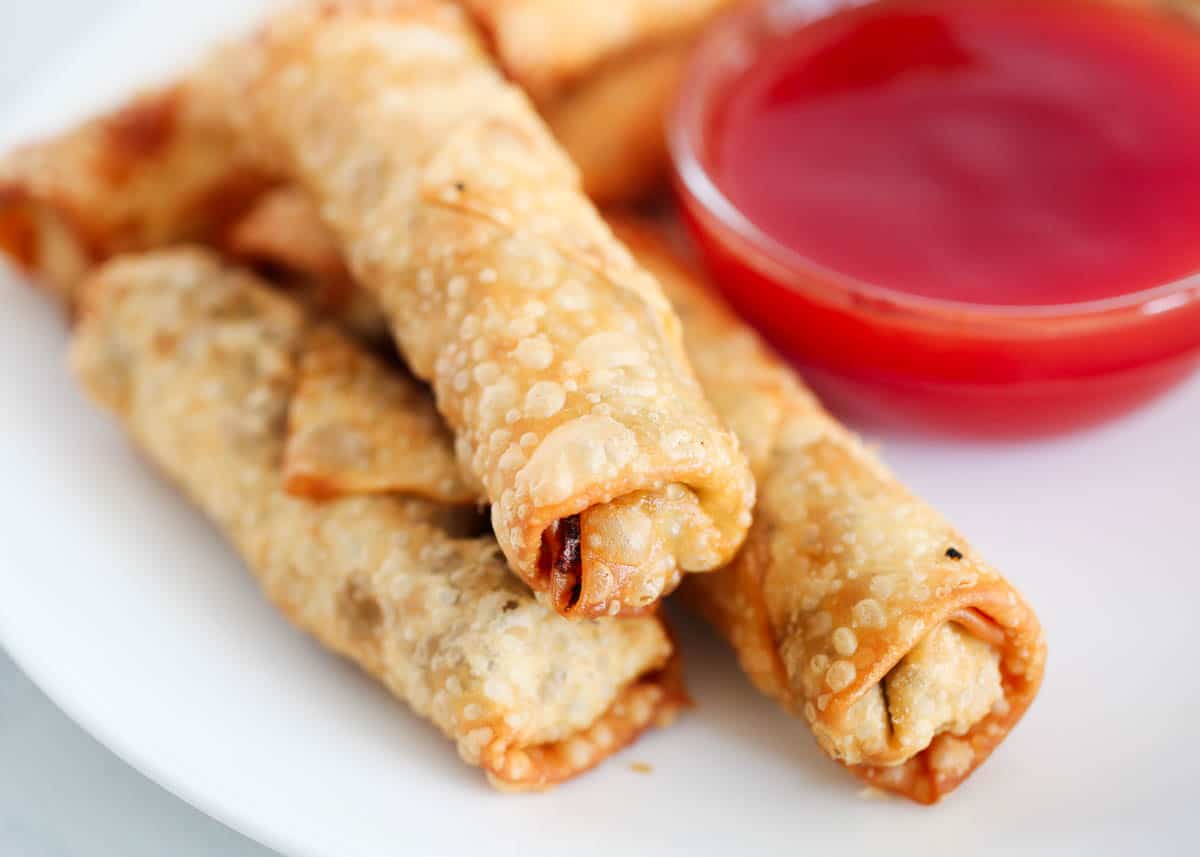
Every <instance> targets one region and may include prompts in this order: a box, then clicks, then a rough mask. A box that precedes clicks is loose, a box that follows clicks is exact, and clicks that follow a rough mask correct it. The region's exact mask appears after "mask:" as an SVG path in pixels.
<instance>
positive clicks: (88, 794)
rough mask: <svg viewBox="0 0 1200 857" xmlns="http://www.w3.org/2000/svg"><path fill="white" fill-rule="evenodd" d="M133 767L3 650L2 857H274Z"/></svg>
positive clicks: (0, 688)
mask: <svg viewBox="0 0 1200 857" xmlns="http://www.w3.org/2000/svg"><path fill="white" fill-rule="evenodd" d="M272 853H273V852H269V851H267V850H266V849H264V848H262V847H261V846H259V845H256V844H255V843H253V842H251V841H250V840H248V839H246V838H245V837H243V836H240V835H239V834H237V833H234V832H233V831H231V830H229V829H228V828H226V827H224V826H223V825H221V824H218V823H217V822H215V821H213V820H212V819H210V818H208V817H207V816H206V815H204V814H202V813H200V812H199V811H197V810H195V809H193V808H192V807H190V806H188V805H187V804H186V803H184V802H183V801H181V800H179V799H178V798H176V797H174V796H173V795H171V794H169V793H168V792H166V791H164V790H163V789H161V788H159V787H158V786H156V785H155V784H154V783H152V782H150V781H149V780H148V779H146V778H145V777H143V776H142V775H141V774H139V773H138V772H137V771H135V770H133V769H132V768H130V767H129V766H128V765H126V764H125V763H124V762H122V761H121V760H120V759H118V758H117V757H116V756H114V755H113V754H112V753H110V752H109V751H108V750H106V749H105V748H104V747H103V746H101V745H100V744H99V743H97V742H96V741H94V740H93V739H92V738H91V737H89V736H88V735H87V734H86V733H85V732H83V730H82V729H80V728H79V727H78V726H76V725H75V724H74V723H72V722H71V720H70V719H69V718H67V716H66V715H64V714H63V713H62V712H61V711H59V710H58V708H56V707H55V706H54V703H52V702H51V701H50V700H49V699H47V698H46V696H45V694H43V693H42V692H41V691H40V690H38V689H37V688H36V687H35V686H34V685H33V683H32V682H30V681H29V679H27V678H26V677H25V675H24V674H23V673H21V671H20V670H19V669H18V668H17V665H16V664H14V663H13V662H12V660H10V659H9V658H8V656H7V655H6V654H4V652H3V650H0V855H3V857H166V855H171V857H191V855H206V857H209V855H222V857H271V855H272Z"/></svg>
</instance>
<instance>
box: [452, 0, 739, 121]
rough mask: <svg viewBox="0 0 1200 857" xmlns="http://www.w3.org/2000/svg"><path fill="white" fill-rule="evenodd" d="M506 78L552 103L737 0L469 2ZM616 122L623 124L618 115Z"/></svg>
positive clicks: (691, 29)
mask: <svg viewBox="0 0 1200 857" xmlns="http://www.w3.org/2000/svg"><path fill="white" fill-rule="evenodd" d="M464 3H465V5H466V6H467V7H468V8H469V9H471V11H472V12H473V13H474V14H475V16H476V18H477V19H478V20H479V21H480V22H481V24H482V25H483V27H484V29H485V30H486V32H487V34H488V36H489V38H490V40H491V42H492V46H493V48H494V49H495V51H496V54H497V57H498V58H499V60H500V63H501V65H502V66H503V67H504V69H505V71H507V72H508V73H509V75H511V76H512V78H513V79H514V80H516V81H517V82H518V83H520V84H521V85H522V86H523V87H525V89H526V90H528V91H529V92H530V93H531V94H532V95H533V96H534V98H535V99H536V100H538V101H540V102H546V101H548V100H549V99H551V98H552V97H553V96H555V95H556V94H558V93H560V92H561V91H562V90H563V89H564V88H565V87H567V86H569V85H570V84H571V83H573V82H574V81H577V80H579V79H580V78H581V77H582V76H584V75H585V74H587V73H588V72H590V71H592V70H594V69H595V68H596V67H597V66H598V65H600V64H602V63H604V62H605V61H606V60H609V59H612V58H613V57H615V56H617V55H619V54H622V53H624V52H626V51H628V50H629V49H630V48H631V47H633V46H634V45H639V44H642V45H644V44H648V43H652V42H665V41H670V40H672V39H675V38H678V37H681V36H683V35H686V34H687V33H689V32H692V31H693V30H695V28H696V27H697V26H699V25H700V24H701V23H703V22H704V21H706V20H707V19H709V18H710V17H712V15H713V14H715V13H716V12H717V11H719V10H720V9H721V8H722V7H725V6H729V5H730V4H731V0H605V2H600V3H581V2H578V0H464ZM612 118H614V119H615V118H616V117H615V116H614V117H612Z"/></svg>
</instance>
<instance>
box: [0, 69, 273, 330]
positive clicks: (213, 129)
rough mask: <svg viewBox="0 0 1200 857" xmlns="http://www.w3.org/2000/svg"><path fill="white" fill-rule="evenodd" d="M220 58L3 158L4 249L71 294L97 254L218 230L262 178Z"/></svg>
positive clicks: (0, 245)
mask: <svg viewBox="0 0 1200 857" xmlns="http://www.w3.org/2000/svg"><path fill="white" fill-rule="evenodd" d="M225 86H226V78H225V76H224V75H223V74H222V73H221V71H220V69H219V67H218V66H217V64H215V63H214V64H212V65H210V66H206V67H205V68H204V69H201V70H198V71H197V72H196V73H195V74H193V75H190V76H189V77H187V78H186V79H184V80H182V81H180V82H179V83H177V84H174V85H172V86H168V87H164V88H161V89H158V90H155V91H153V92H148V93H146V94H144V95H141V96H139V97H137V98H135V99H133V100H132V101H131V102H129V103H128V104H127V105H125V106H124V107H122V108H120V109H118V110H115V111H113V112H112V113H109V114H106V115H102V116H99V117H97V118H95V119H92V120H90V121H88V122H86V123H84V124H82V125H80V126H79V127H77V128H74V129H71V130H69V131H67V132H65V133H63V134H62V135H60V136H58V137H55V138H52V139H49V140H46V141H42V142H38V143H33V144H30V145H27V146H25V147H23V148H20V149H17V150H16V151H14V152H12V153H10V154H8V155H7V156H6V157H4V158H3V159H0V252H3V253H5V254H6V255H8V256H9V258H10V259H12V260H13V261H14V262H15V263H16V264H17V265H19V266H21V267H22V268H23V269H25V270H26V271H27V272H29V273H30V274H32V275H34V276H35V277H36V278H37V279H38V281H39V282H40V283H42V284H43V285H45V286H46V287H47V288H48V289H50V290H51V291H52V292H53V293H55V294H57V296H58V297H59V298H60V299H61V300H62V302H63V303H64V304H67V305H68V309H70V306H69V304H70V297H71V295H72V294H73V292H74V289H75V287H76V286H77V285H78V283H79V281H80V279H81V278H83V276H84V275H85V274H86V273H87V271H88V270H89V269H90V268H91V267H92V266H94V265H95V264H97V263H99V262H101V261H103V260H105V259H107V258H110V257H111V256H113V255H115V254H117V253H123V252H130V251H137V250H146V249H150V248H153V247H157V246H161V245H163V244H166V243H168V242H173V241H186V240H197V241H200V240H211V239H213V238H214V237H216V235H217V233H219V232H220V230H222V229H224V228H225V226H226V225H227V224H228V223H229V222H230V220H231V219H233V218H235V217H236V216H237V214H238V213H239V212H240V211H241V210H242V208H243V207H244V206H245V205H247V204H248V203H249V202H250V201H252V200H254V199H256V198H257V196H258V194H259V193H260V192H261V191H262V189H263V188H264V187H265V186H266V185H267V182H268V180H267V178H266V177H265V176H263V175H262V174H261V173H260V172H259V171H258V170H257V169H255V168H254V167H251V166H250V164H249V162H248V160H246V159H243V158H241V157H240V155H239V153H238V145H237V139H236V137H235V136H234V135H233V133H232V130H231V129H230V128H229V126H228V124H227V122H226V120H225V108H224V106H223V105H224V104H225V103H226V102H227V101H228V98H229V93H228V92H227V91H226V89H225Z"/></svg>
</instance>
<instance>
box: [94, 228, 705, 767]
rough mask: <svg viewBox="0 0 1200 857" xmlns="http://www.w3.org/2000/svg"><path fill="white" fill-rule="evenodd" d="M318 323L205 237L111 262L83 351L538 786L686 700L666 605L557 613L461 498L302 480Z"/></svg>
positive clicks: (500, 763)
mask: <svg viewBox="0 0 1200 857" xmlns="http://www.w3.org/2000/svg"><path fill="white" fill-rule="evenodd" d="M326 335H327V334H325V333H320V334H318V340H320V339H321V338H323V337H324V336H326ZM312 336H313V333H312V330H311V328H310V326H309V325H308V323H307V322H306V321H305V318H304V314H303V312H302V311H301V310H300V309H299V308H298V307H297V306H296V305H295V304H293V303H292V302H290V301H288V300H287V299H285V298H283V297H281V296H279V295H277V294H273V293H271V292H270V291H269V290H268V289H266V288H265V287H263V286H261V285H260V284H258V283H257V281H255V280H254V278H252V277H250V276H249V275H246V274H243V273H240V272H238V271H235V270H232V269H229V268H225V267H223V266H222V264H221V263H220V262H219V261H218V260H217V259H215V258H214V257H213V256H211V255H209V254H206V253H204V252H201V251H196V250H188V249H183V250H175V251H163V252H159V253H156V254H150V255H146V256H142V257H130V258H125V259H120V260H116V261H114V262H112V263H110V264H109V265H107V266H106V267H104V268H103V269H102V270H101V271H100V272H99V273H98V274H97V275H96V277H95V278H94V280H93V281H92V283H91V284H90V285H89V288H88V291H87V307H86V312H85V317H84V319H83V321H82V323H81V325H80V326H79V328H78V331H77V334H76V337H75V341H74V346H73V352H72V361H73V364H74V367H75V370H76V372H77V374H78V376H79V378H80V379H81V381H82V382H83V384H84V386H85V387H86V388H87V390H88V391H89V393H91V395H92V396H94V397H95V398H96V399H97V400H98V401H99V402H100V403H102V404H104V405H105V406H106V407H108V408H109V409H110V410H112V411H113V412H114V413H115V414H116V415H117V417H118V418H119V419H120V420H121V422H122V424H123V425H124V426H125V428H126V429H127V430H128V431H129V432H130V434H131V435H132V436H133V438H134V439H135V440H136V442H137V443H138V445H139V447H141V449H142V450H143V451H144V452H145V453H146V454H147V455H148V456H149V457H150V459H151V460H152V461H153V462H154V463H155V464H157V465H158V466H159V467H161V468H162V469H163V470H164V471H165V472H166V473H167V474H168V475H169V476H170V477H171V478H172V479H173V480H175V481H176V482H177V483H178V484H179V485H180V486H181V487H182V488H183V489H184V490H185V491H186V492H187V493H188V494H189V495H190V496H191V498H192V499H193V500H194V501H195V502H196V503H197V504H198V505H199V506H200V507H201V508H202V509H203V510H204V511H205V512H206V513H207V514H208V515H209V516H210V517H211V518H212V519H213V520H214V522H216V524H217V525H218V526H219V527H220V528H221V529H222V530H223V531H224V533H225V534H226V535H227V536H228V537H229V539H230V540H231V541H232V542H233V544H234V545H235V546H236V547H237V548H238V550H239V551H240V552H241V554H242V555H243V557H244V558H245V560H246V562H247V564H248V565H249V566H250V568H251V570H252V571H253V572H254V574H255V575H256V576H257V578H258V580H259V581H260V583H261V585H262V587H263V589H264V591H265V592H266V594H267V595H268V596H269V597H270V598H271V600H272V601H274V602H275V604H276V605H277V606H278V607H279V608H280V609H281V610H282V611H283V612H284V613H285V614H286V615H287V616H288V617H289V618H290V619H291V620H292V621H293V622H294V623H295V624H297V625H298V626H300V627H301V628H303V629H304V630H306V631H307V632H309V633H311V634H313V635H314V636H315V637H317V638H318V639H319V640H321V641H322V642H323V643H324V644H325V645H326V646H328V647H329V648H331V649H333V650H334V651H337V652H339V653H341V654H343V655H345V656H346V657H348V658H350V659H351V660H353V661H355V662H356V663H357V664H359V665H360V666H361V667H362V668H363V669H364V670H366V671H367V672H368V673H370V674H371V675H373V676H375V677H376V678H377V679H379V680H380V681H381V682H383V683H384V684H385V685H386V686H387V687H388V688H389V689H390V690H391V691H392V692H393V693H394V694H395V695H396V696H398V697H399V698H401V699H403V700H405V701H406V702H408V703H409V705H411V706H412V708H413V709H414V710H415V711H416V712H417V713H418V714H420V715H421V716H423V717H425V718H427V719H429V720H431V721H432V722H433V723H434V724H436V725H437V726H438V728H440V729H441V730H442V731H443V732H444V733H446V734H447V735H448V736H449V737H451V738H452V739H453V740H454V741H455V742H456V744H457V746H458V750H459V752H460V754H461V755H462V756H463V758H464V759H465V760H466V761H468V762H469V763H471V764H475V765H479V766H481V767H482V768H484V770H485V771H486V772H487V773H488V776H489V778H490V779H491V780H492V782H493V783H494V784H495V785H497V786H499V787H501V788H505V789H538V788H544V787H546V786H549V785H552V784H554V783H556V782H559V781H561V780H563V779H565V778H567V777H569V776H572V775H574V774H577V773H580V772H581V771H584V770H586V769H588V768H589V767H591V766H592V765H594V764H596V763H597V762H599V761H600V760H601V759H603V758H604V757H605V756H607V755H609V754H610V753H612V752H614V751H615V750H616V749H618V748H619V747H620V746H622V745H623V744H625V743H627V742H629V741H630V740H632V739H633V738H634V737H635V736H636V735H637V734H638V733H639V732H640V731H641V730H642V729H644V728H646V727H647V726H649V725H651V724H653V723H655V722H656V721H658V720H659V719H660V718H663V717H665V716H667V715H669V714H670V713H671V712H672V711H673V710H674V709H675V708H676V707H677V706H678V705H679V704H681V701H682V691H681V688H680V686H679V685H678V683H677V682H678V676H677V675H676V674H674V673H673V672H672V671H671V669H668V667H669V661H670V659H671V658H672V645H671V642H670V640H669V638H668V635H667V633H666V630H665V628H664V626H663V623H662V622H661V620H659V619H657V618H654V617H646V618H637V619H628V620H623V621H612V620H583V621H571V620H567V619H565V618H563V617H561V616H558V615H557V614H555V613H554V612H553V611H552V610H549V609H548V608H547V607H545V606H544V605H542V604H541V603H540V602H538V601H537V600H536V599H535V598H534V597H533V596H532V594H531V593H530V592H529V591H528V589H527V588H526V587H525V586H524V585H523V584H521V583H520V582H519V581H517V580H516V579H515V578H514V577H513V576H512V575H511V574H510V573H509V572H508V570H507V568H506V567H505V564H504V561H503V558H502V557H501V556H500V553H499V551H498V549H497V546H496V543H495V541H494V540H493V539H491V538H490V537H489V538H458V537H455V535H454V532H455V531H456V529H457V521H458V520H459V519H460V518H461V512H459V511H458V510H456V509H454V508H452V507H449V506H445V505H441V504H437V503H431V502H428V501H425V500H420V499H414V498H405V497H402V496H399V495H390V496H384V495H360V496H354V497H349V498H345V499H340V500H334V501H329V502H324V503H317V502H312V501H309V500H305V499H300V498H296V497H293V496H291V495H289V494H288V493H287V492H286V491H285V490H284V487H283V474H282V472H281V460H282V458H283V455H284V444H285V434H286V420H287V413H288V410H289V408H290V407H291V406H292V403H293V402H292V400H293V396H294V393H295V389H296V385H297V383H298V377H297V376H298V373H299V366H300V365H301V364H302V363H303V361H304V358H305V355H306V352H307V350H308V349H309V348H310V347H311V346H312ZM318 346H320V342H319V341H318Z"/></svg>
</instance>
